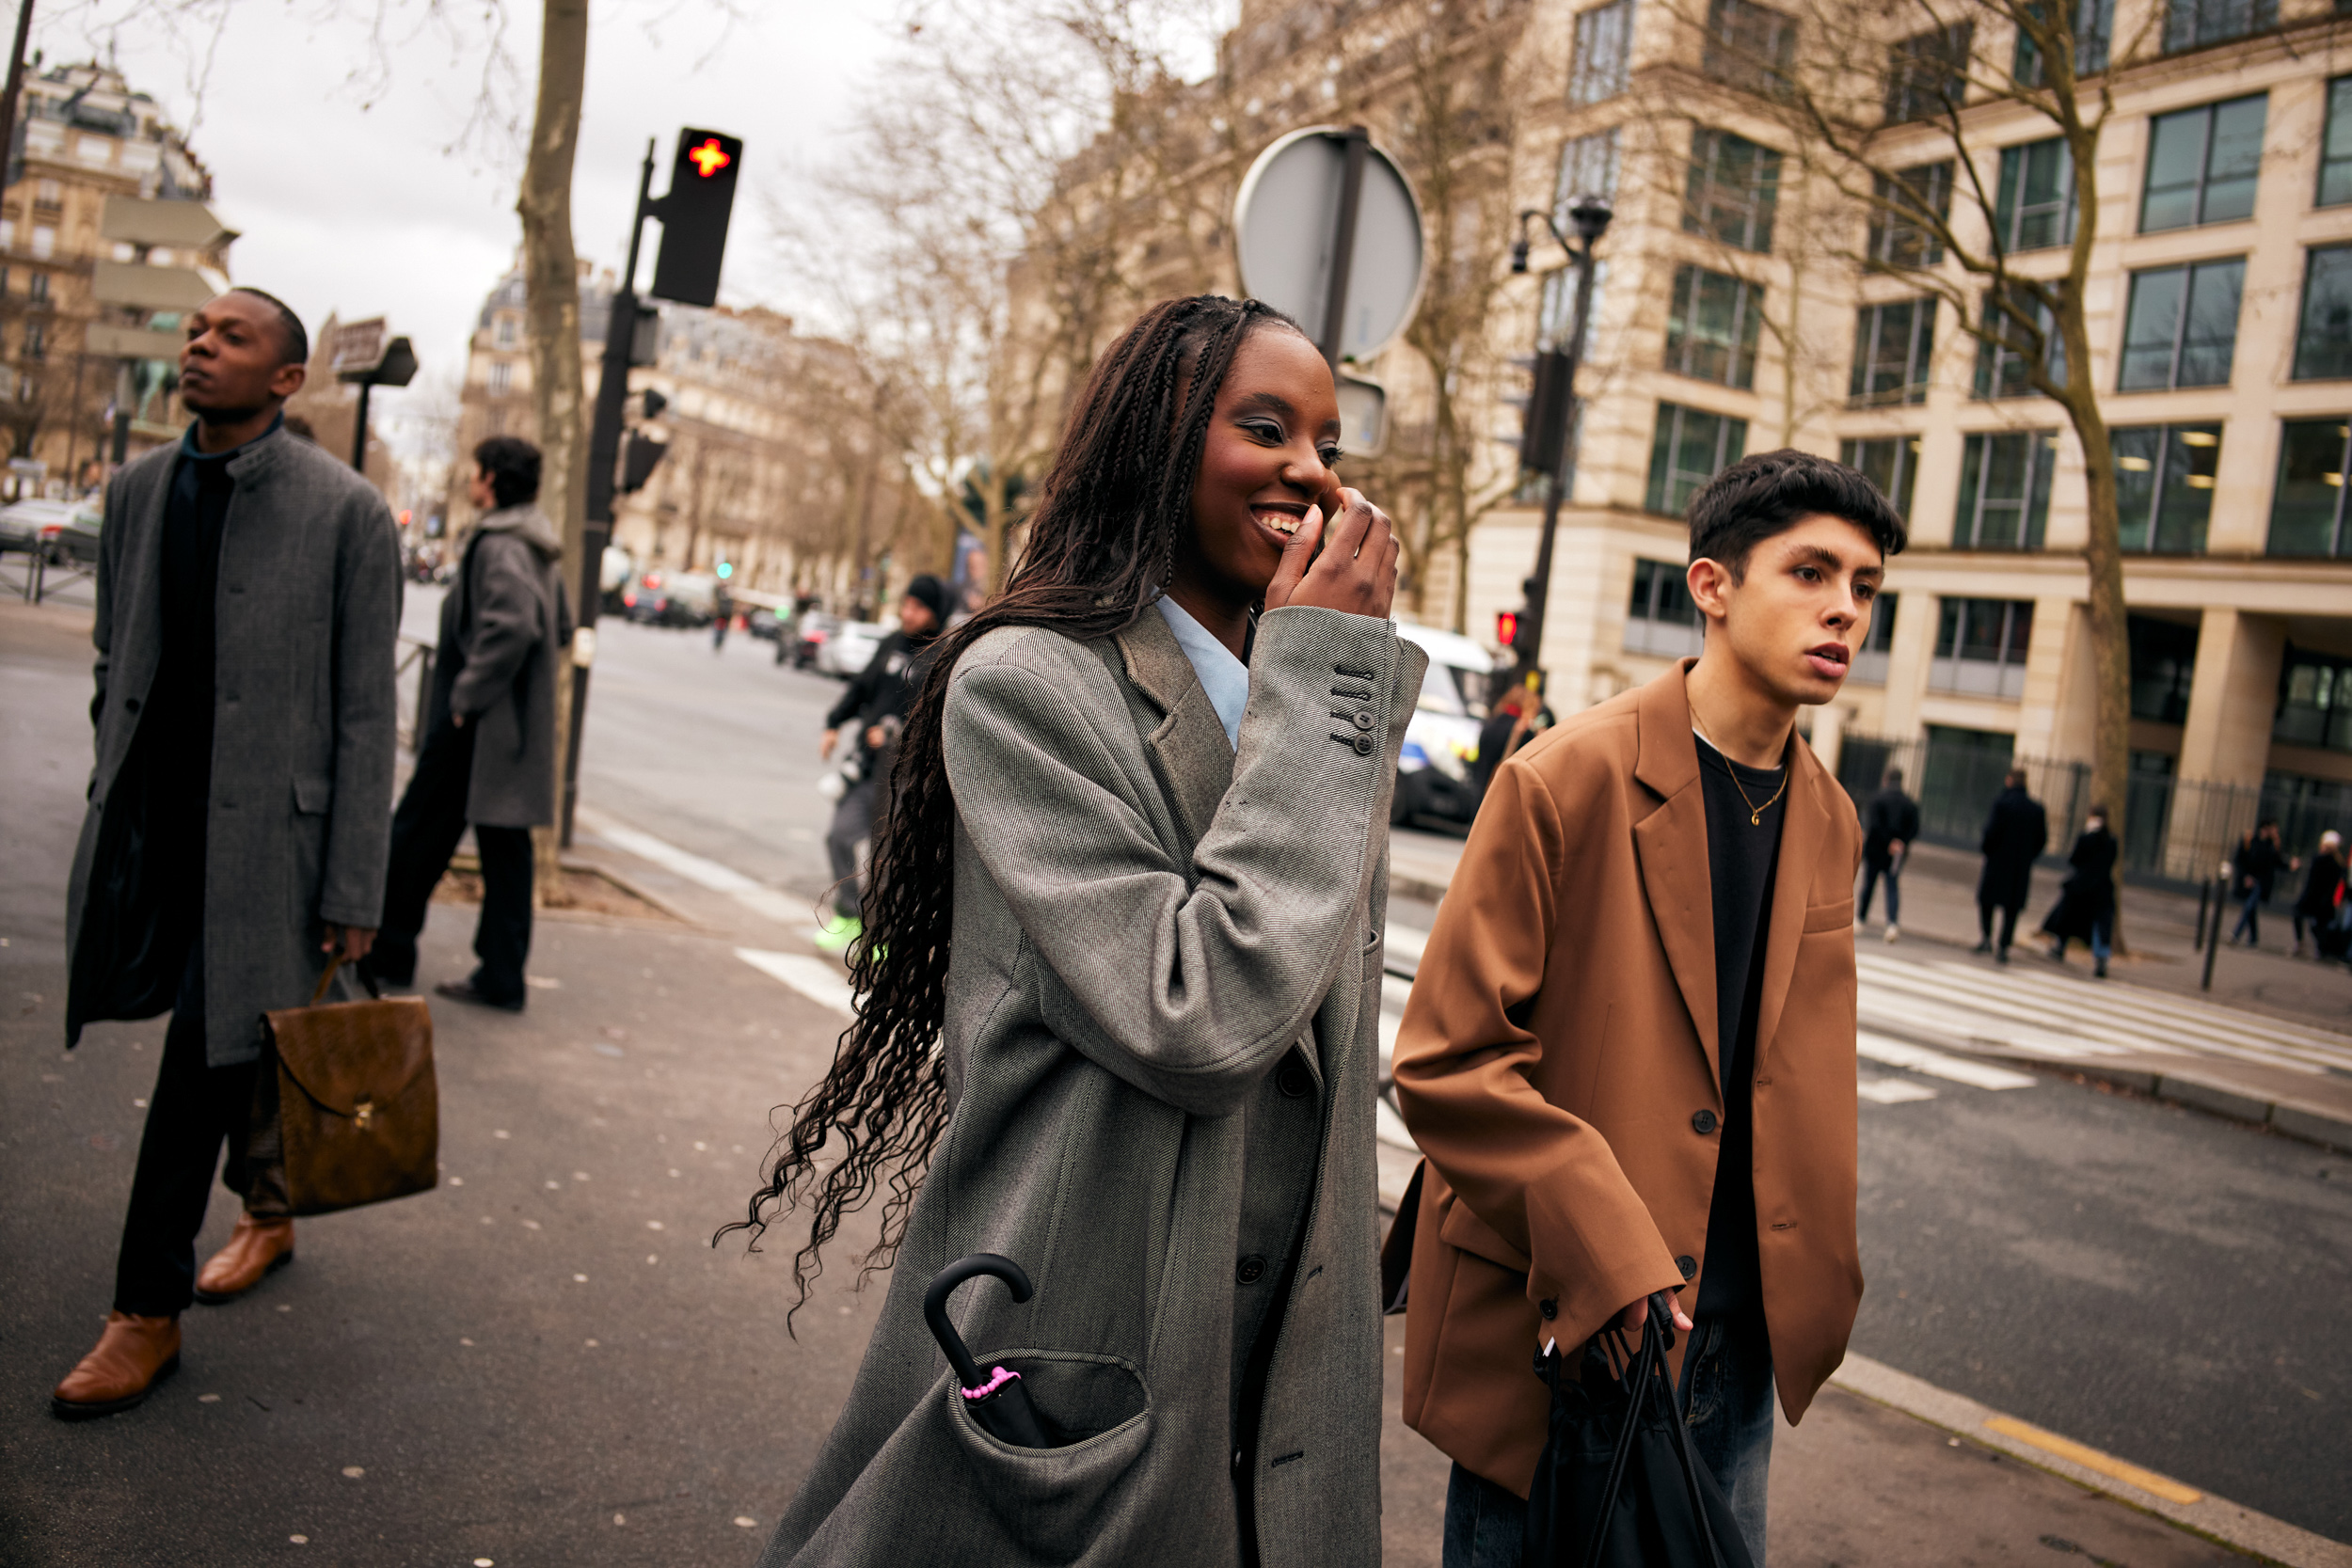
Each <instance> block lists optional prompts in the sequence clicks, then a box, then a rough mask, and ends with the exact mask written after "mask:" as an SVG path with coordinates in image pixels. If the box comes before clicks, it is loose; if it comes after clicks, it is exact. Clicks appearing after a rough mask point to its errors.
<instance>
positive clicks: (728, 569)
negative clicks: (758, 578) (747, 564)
mask: <svg viewBox="0 0 2352 1568" xmlns="http://www.w3.org/2000/svg"><path fill="white" fill-rule="evenodd" d="M718 571H719V580H720V581H721V582H724V581H726V580H727V578H731V577H733V576H735V562H732V561H722V562H719V567H718Z"/></svg>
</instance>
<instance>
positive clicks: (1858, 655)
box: [1846, 594, 1902, 686]
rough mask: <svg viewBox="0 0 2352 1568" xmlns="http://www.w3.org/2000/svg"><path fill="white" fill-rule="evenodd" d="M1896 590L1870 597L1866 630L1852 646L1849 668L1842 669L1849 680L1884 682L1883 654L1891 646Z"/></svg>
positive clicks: (1896, 598)
mask: <svg viewBox="0 0 2352 1568" xmlns="http://www.w3.org/2000/svg"><path fill="white" fill-rule="evenodd" d="M1901 597H1902V595H1901V594H1880V595H1879V596H1878V597H1877V598H1875V599H1872V600H1871V601H1870V631H1869V635H1867V637H1865V638H1863V640H1862V646H1861V647H1859V648H1856V649H1855V650H1854V655H1853V668H1852V669H1851V670H1848V671H1847V672H1846V678H1847V679H1848V680H1850V681H1860V682H1861V683H1862V684H1863V685H1865V686H1884V685H1885V684H1886V656H1887V655H1888V654H1889V653H1890V652H1892V651H1893V650H1894V647H1895V606H1896V603H1897V601H1899V599H1901Z"/></svg>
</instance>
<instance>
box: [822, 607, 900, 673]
mask: <svg viewBox="0 0 2352 1568" xmlns="http://www.w3.org/2000/svg"><path fill="white" fill-rule="evenodd" d="M890 631H891V628H890V627H888V626H880V625H877V624H876V623H874V622H872V621H844V622H842V623H841V624H840V625H838V626H834V629H833V635H832V636H831V637H828V638H826V639H825V641H824V645H823V646H822V647H820V648H819V649H818V650H817V669H818V673H820V674H827V675H833V676H835V677H837V678H839V679H841V680H845V681H846V680H848V679H849V678H850V676H852V675H854V674H856V673H858V672H859V671H861V670H863V669H865V668H866V666H867V665H868V664H871V663H872V662H873V661H874V650H875V649H877V648H879V647H881V646H882V639H883V638H885V637H888V636H889V635H890Z"/></svg>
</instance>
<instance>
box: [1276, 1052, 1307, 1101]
mask: <svg viewBox="0 0 2352 1568" xmlns="http://www.w3.org/2000/svg"><path fill="white" fill-rule="evenodd" d="M1274 1086H1275V1087H1276V1088H1278V1089H1279V1090H1281V1091H1282V1093H1283V1094H1284V1095H1285V1096H1287V1097H1288V1098H1290V1099H1292V1100H1298V1099H1301V1098H1303V1097H1304V1096H1305V1095H1306V1093H1307V1091H1308V1090H1309V1089H1311V1088H1313V1087H1314V1086H1315V1085H1314V1080H1313V1079H1311V1078H1310V1077H1308V1076H1307V1067H1306V1064H1305V1063H1303V1062H1301V1061H1299V1060H1298V1059H1297V1058H1296V1057H1295V1056H1294V1057H1292V1058H1291V1059H1290V1060H1289V1061H1287V1062H1284V1063H1283V1064H1282V1069H1281V1070H1280V1071H1279V1072H1278V1073H1276V1074H1275V1075H1274Z"/></svg>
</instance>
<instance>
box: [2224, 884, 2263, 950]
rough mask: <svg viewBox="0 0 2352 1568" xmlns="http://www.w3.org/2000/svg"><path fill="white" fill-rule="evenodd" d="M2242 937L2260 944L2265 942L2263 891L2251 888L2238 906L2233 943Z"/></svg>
mask: <svg viewBox="0 0 2352 1568" xmlns="http://www.w3.org/2000/svg"><path fill="white" fill-rule="evenodd" d="M2240 937H2243V938H2245V939H2246V940H2247V941H2249V942H2254V943H2256V944H2258V945H2259V944H2260V942H2262V940H2263V890H2262V889H2260V888H2258V887H2257V888H2249V889H2247V890H2246V895H2245V897H2244V899H2243V900H2241V901H2240V903H2239V905H2238V911H2237V928H2236V929H2235V930H2233V931H2232V932H2231V933H2230V940H2231V941H2232V942H2235V941H2237V940H2238V939H2239V938H2240Z"/></svg>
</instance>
